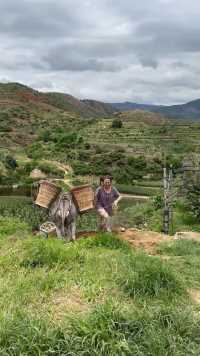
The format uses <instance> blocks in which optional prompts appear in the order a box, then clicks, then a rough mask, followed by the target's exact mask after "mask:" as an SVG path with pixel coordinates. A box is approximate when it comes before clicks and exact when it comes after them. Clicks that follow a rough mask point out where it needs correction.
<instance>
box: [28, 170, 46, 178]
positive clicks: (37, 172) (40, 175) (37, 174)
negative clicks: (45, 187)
mask: <svg viewBox="0 0 200 356" xmlns="http://www.w3.org/2000/svg"><path fill="white" fill-rule="evenodd" d="M30 178H32V179H44V178H46V174H45V173H43V172H42V171H41V170H40V169H37V168H35V169H33V171H32V172H31V173H30Z"/></svg>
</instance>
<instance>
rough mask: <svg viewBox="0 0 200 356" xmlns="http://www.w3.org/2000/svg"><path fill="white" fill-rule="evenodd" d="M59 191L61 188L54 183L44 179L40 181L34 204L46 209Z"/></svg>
mask: <svg viewBox="0 0 200 356" xmlns="http://www.w3.org/2000/svg"><path fill="white" fill-rule="evenodd" d="M60 192H61V188H59V187H57V186H56V185H55V184H53V183H51V182H48V181H45V180H44V181H41V182H40V186H39V192H38V195H37V198H36V200H35V204H37V205H39V206H41V207H42V208H47V209H48V208H49V206H50V205H51V203H52V202H53V201H54V200H55V199H56V198H57V196H58V194H59V193H60Z"/></svg>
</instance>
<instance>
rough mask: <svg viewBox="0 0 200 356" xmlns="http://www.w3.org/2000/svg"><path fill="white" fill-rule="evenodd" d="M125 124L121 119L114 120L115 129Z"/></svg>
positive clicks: (113, 126)
mask: <svg viewBox="0 0 200 356" xmlns="http://www.w3.org/2000/svg"><path fill="white" fill-rule="evenodd" d="M122 126H123V123H122V120H120V119H114V120H113V122H112V128H113V129H121V128H122Z"/></svg>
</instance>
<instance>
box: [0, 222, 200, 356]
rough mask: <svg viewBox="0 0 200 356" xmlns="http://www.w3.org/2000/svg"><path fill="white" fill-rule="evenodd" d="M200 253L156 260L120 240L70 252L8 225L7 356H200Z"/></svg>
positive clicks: (1, 239)
mask: <svg viewBox="0 0 200 356" xmlns="http://www.w3.org/2000/svg"><path fill="white" fill-rule="evenodd" d="M195 246H196V248H194V243H192V242H190V241H189V242H187V246H186V245H184V247H182V248H181V245H180V244H179V243H178V242H175V243H174V244H173V243H172V244H171V245H170V246H168V245H164V246H163V245H162V246H161V247H159V251H160V253H161V256H162V257H159V256H157V257H153V256H148V255H147V254H145V253H143V252H138V251H134V250H132V249H131V248H130V247H129V246H128V245H126V244H125V243H124V242H122V241H121V240H119V239H118V238H117V237H116V236H114V235H109V234H101V235H97V236H95V237H90V238H87V239H81V240H79V241H76V242H75V243H73V244H64V243H63V242H62V241H58V240H55V239H49V240H44V239H42V237H41V236H37V237H36V236H32V235H31V232H30V231H29V229H28V226H27V225H26V223H23V222H20V221H19V220H17V219H14V218H12V219H11V218H10V219H9V218H4V219H1V220H0V247H1V249H0V307H1V308H0V354H1V355H2V356H4V355H12V356H19V355H20V356H25V355H26V356H27V355H28V356H29V355H31V356H37V355H38V356H39V355H88V356H89V355H90V356H91V355H105V356H106V355H109V356H110V355H113V356H116V355H120V356H121V355H145V356H146V355H163V356H164V355H199V354H200V316H199V311H200V308H199V305H198V303H197V302H196V301H195V299H193V296H194V294H195V292H196V295H198V293H200V292H198V291H200V289H199V288H200V271H199V255H200V246H199V245H198V244H197V245H195ZM165 254H167V255H168V259H167V260H166V259H164V256H165ZM188 288H189V289H188ZM191 291H192V292H191Z"/></svg>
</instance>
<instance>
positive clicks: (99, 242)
mask: <svg viewBox="0 0 200 356" xmlns="http://www.w3.org/2000/svg"><path fill="white" fill-rule="evenodd" d="M79 244H81V246H84V247H85V248H95V247H105V248H109V249H113V250H116V249H121V250H124V251H127V252H128V251H130V247H129V246H128V244H127V243H125V242H124V241H122V240H120V238H119V237H118V236H116V235H113V234H112V235H111V234H109V233H101V234H100V233H99V234H98V235H96V236H94V237H91V238H87V239H85V240H83V241H80V242H79Z"/></svg>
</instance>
